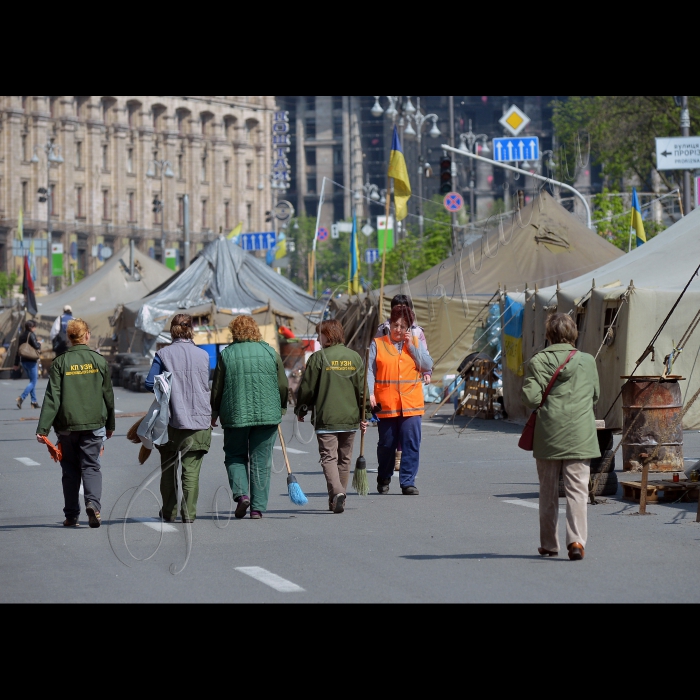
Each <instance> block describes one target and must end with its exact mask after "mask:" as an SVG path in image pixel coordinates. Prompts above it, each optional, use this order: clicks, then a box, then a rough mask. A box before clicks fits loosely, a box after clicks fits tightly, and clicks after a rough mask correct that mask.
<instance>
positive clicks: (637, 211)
mask: <svg viewBox="0 0 700 700" xmlns="http://www.w3.org/2000/svg"><path fill="white" fill-rule="evenodd" d="M632 232H633V233H636V234H637V248H639V246H640V245H644V244H645V243H646V242H647V234H646V231H645V230H644V220H643V219H642V208H641V207H640V206H639V196H638V195H637V188H636V187H635V188H634V190H633V192H632Z"/></svg>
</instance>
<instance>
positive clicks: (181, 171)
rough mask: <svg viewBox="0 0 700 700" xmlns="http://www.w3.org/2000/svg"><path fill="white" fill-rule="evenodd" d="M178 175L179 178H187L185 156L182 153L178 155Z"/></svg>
mask: <svg viewBox="0 0 700 700" xmlns="http://www.w3.org/2000/svg"><path fill="white" fill-rule="evenodd" d="M177 176H178V179H180V180H184V179H185V156H183V155H182V153H180V154H179V155H178V157H177Z"/></svg>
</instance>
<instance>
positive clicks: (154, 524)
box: [129, 518, 177, 532]
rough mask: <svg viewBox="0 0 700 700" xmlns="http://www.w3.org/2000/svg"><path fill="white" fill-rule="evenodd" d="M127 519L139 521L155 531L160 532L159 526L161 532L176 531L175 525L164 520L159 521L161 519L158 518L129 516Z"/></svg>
mask: <svg viewBox="0 0 700 700" xmlns="http://www.w3.org/2000/svg"><path fill="white" fill-rule="evenodd" d="M129 520H133V521H134V522H135V523H141V524H142V525H145V526H146V527H150V528H151V530H155V531H156V532H160V531H161V528H162V530H163V532H177V528H176V527H173V526H172V525H170V524H168V523H166V522H161V520H160V519H158V518H129Z"/></svg>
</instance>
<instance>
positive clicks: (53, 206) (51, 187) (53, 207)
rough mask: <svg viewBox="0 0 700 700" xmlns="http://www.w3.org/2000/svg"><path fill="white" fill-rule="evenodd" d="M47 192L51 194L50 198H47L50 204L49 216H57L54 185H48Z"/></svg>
mask: <svg viewBox="0 0 700 700" xmlns="http://www.w3.org/2000/svg"><path fill="white" fill-rule="evenodd" d="M49 191H50V192H51V197H49V202H50V204H51V216H58V205H57V202H56V200H57V197H56V185H49Z"/></svg>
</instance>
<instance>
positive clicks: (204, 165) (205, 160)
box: [199, 156, 207, 182]
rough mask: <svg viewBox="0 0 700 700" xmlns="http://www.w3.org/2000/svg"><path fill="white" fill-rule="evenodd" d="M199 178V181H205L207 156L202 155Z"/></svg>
mask: <svg viewBox="0 0 700 700" xmlns="http://www.w3.org/2000/svg"><path fill="white" fill-rule="evenodd" d="M199 179H200V181H201V182H206V181H207V157H206V156H202V171H201V173H200V174H199Z"/></svg>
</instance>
